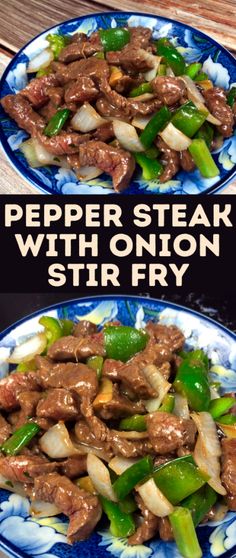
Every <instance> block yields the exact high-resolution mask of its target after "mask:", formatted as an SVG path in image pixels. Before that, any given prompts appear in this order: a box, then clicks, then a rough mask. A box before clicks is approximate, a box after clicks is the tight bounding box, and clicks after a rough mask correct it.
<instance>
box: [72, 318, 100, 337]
mask: <svg viewBox="0 0 236 558" xmlns="http://www.w3.org/2000/svg"><path fill="white" fill-rule="evenodd" d="M94 333H97V326H96V324H93V323H92V322H89V321H88V320H81V321H80V322H78V323H77V324H75V326H74V329H73V332H72V335H74V337H81V335H82V336H83V337H86V335H93V334H94Z"/></svg>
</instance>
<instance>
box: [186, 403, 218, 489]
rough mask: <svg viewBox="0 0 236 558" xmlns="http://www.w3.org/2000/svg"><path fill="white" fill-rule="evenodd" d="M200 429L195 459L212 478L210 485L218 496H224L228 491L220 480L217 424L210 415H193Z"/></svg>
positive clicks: (209, 481)
mask: <svg viewBox="0 0 236 558" xmlns="http://www.w3.org/2000/svg"><path fill="white" fill-rule="evenodd" d="M191 416H192V419H193V420H194V422H195V424H196V426H197V429H198V438H197V442H196V444H195V448H194V453H193V457H194V460H195V462H196V463H197V465H198V467H199V468H200V469H201V470H202V471H203V472H204V473H206V474H207V475H209V476H210V479H209V480H208V484H209V485H210V486H211V487H212V488H213V489H214V490H215V491H216V492H218V494H222V495H223V496H224V495H225V494H226V490H225V488H224V487H223V485H222V484H221V480H220V472H221V470H220V456H221V446H220V441H219V438H218V435H217V430H216V424H215V422H214V420H213V418H212V416H211V415H210V413H207V412H202V413H192V415H191Z"/></svg>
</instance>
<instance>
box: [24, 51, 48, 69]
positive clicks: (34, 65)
mask: <svg viewBox="0 0 236 558" xmlns="http://www.w3.org/2000/svg"><path fill="white" fill-rule="evenodd" d="M53 59H54V56H53V52H52V51H51V49H50V48H46V49H45V50H42V52H40V53H39V54H37V56H35V57H34V58H32V60H30V62H29V64H28V67H27V73H28V74H31V73H33V72H38V70H41V69H44V68H47V67H48V66H49V65H50V64H51V62H52V61H53Z"/></svg>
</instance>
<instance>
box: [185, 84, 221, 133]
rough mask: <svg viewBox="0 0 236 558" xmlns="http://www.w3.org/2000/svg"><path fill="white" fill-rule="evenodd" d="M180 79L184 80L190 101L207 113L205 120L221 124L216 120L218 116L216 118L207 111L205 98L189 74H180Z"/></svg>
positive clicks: (216, 124)
mask: <svg viewBox="0 0 236 558" xmlns="http://www.w3.org/2000/svg"><path fill="white" fill-rule="evenodd" d="M181 79H182V80H183V81H184V83H185V85H186V88H187V93H188V98H189V99H190V100H191V101H193V103H194V104H195V105H196V107H197V108H198V109H199V110H201V111H202V112H205V113H207V117H206V120H208V122H211V124H215V126H220V124H221V122H220V120H218V118H216V117H215V116H213V114H211V113H210V112H209V110H208V108H207V107H206V105H205V99H204V97H203V95H202V94H201V93H200V91H199V89H198V88H197V86H196V84H195V83H194V81H193V80H192V79H191V78H190V77H189V76H181Z"/></svg>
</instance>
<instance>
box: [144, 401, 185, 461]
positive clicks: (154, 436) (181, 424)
mask: <svg viewBox="0 0 236 558" xmlns="http://www.w3.org/2000/svg"><path fill="white" fill-rule="evenodd" d="M147 430H148V435H149V439H150V442H151V444H152V446H153V448H154V450H155V452H156V453H160V454H165V453H170V452H172V451H176V450H177V449H178V448H180V447H181V446H184V445H186V444H190V445H191V444H193V443H194V439H195V434H196V426H195V424H194V422H193V421H192V420H191V419H189V420H187V419H182V418H180V417H176V416H174V415H172V414H170V413H162V412H160V411H158V412H155V413H151V414H149V415H148V416H147Z"/></svg>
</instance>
